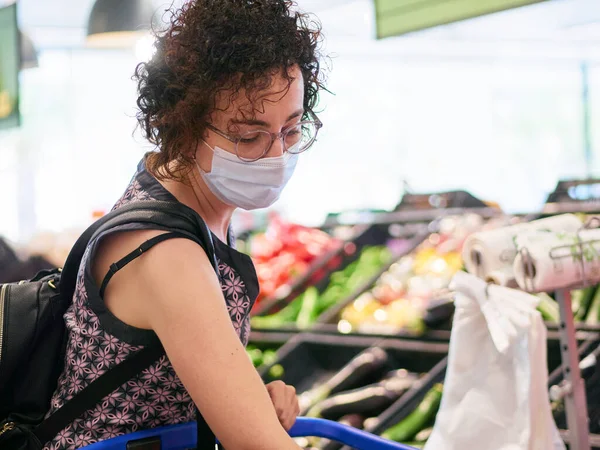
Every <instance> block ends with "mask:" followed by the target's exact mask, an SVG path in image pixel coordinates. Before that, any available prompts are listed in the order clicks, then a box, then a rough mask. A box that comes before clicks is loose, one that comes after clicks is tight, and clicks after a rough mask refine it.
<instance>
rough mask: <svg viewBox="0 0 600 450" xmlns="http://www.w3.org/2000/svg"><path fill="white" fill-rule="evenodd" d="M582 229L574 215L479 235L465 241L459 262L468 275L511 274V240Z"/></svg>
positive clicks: (513, 244) (513, 243)
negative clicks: (462, 262)
mask: <svg viewBox="0 0 600 450" xmlns="http://www.w3.org/2000/svg"><path fill="white" fill-rule="evenodd" d="M581 227H582V223H581V221H580V220H579V219H578V218H577V216H575V215H574V214H562V215H560V216H555V217H548V218H546V219H540V220H535V221H533V222H528V223H522V224H518V225H512V226H509V227H503V228H497V229H495V230H487V231H481V232H478V233H474V234H472V235H471V236H470V237H469V238H467V240H466V242H465V245H464V247H463V254H462V256H463V261H464V263H465V267H466V269H467V271H468V272H469V273H472V274H473V275H477V276H479V277H480V278H483V279H487V278H488V277H489V276H490V274H491V273H492V272H495V271H505V270H511V269H512V266H513V262H514V260H515V257H516V256H517V249H516V245H515V237H516V236H517V235H518V234H520V233H527V232H533V231H537V230H546V231H567V232H576V231H577V230H579V229H580V228H581Z"/></svg>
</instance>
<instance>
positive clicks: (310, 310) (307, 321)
mask: <svg viewBox="0 0 600 450" xmlns="http://www.w3.org/2000/svg"><path fill="white" fill-rule="evenodd" d="M303 297H304V298H303V301H302V307H301V308H300V313H299V314H298V318H297V319H296V326H297V327H298V328H300V329H305V328H308V327H310V325H311V324H312V323H313V322H314V321H315V320H317V316H318V302H319V291H318V290H317V288H316V287H314V286H311V287H309V288H308V289H306V291H305V292H304V296H303Z"/></svg>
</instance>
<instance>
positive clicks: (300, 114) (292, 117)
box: [286, 109, 304, 122]
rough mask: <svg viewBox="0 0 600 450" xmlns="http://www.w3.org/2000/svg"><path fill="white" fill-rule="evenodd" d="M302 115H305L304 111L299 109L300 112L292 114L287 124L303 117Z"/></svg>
mask: <svg viewBox="0 0 600 450" xmlns="http://www.w3.org/2000/svg"><path fill="white" fill-rule="evenodd" d="M302 114H304V109H299V110H298V111H296V112H294V113H292V114H290V116H289V117H288V118H287V120H286V122H289V121H290V120H292V119H295V118H296V117H301V116H302Z"/></svg>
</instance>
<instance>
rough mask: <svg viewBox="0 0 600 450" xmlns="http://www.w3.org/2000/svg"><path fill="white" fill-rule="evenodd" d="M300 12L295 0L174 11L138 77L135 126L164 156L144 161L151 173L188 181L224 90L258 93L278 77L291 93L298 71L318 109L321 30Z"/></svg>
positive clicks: (199, 1)
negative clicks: (292, 71) (292, 72)
mask: <svg viewBox="0 0 600 450" xmlns="http://www.w3.org/2000/svg"><path fill="white" fill-rule="evenodd" d="M295 7H296V5H295V3H294V2H293V1H291V0H191V1H189V2H187V3H186V4H185V5H184V6H182V7H181V8H180V9H177V10H174V11H171V18H170V21H169V26H168V28H167V29H166V30H165V31H162V32H155V35H156V41H155V44H154V47H155V50H156V51H155V53H154V55H153V57H152V58H151V60H150V61H148V62H143V63H141V64H139V65H138V66H137V68H136V71H135V75H134V79H135V80H136V81H137V83H138V94H139V95H138V99H137V105H138V108H139V111H138V113H137V120H138V123H139V126H140V127H141V129H142V132H143V134H144V136H145V137H146V139H148V141H150V142H151V143H152V144H154V145H155V146H156V147H157V150H158V151H154V152H151V153H149V154H148V156H147V158H146V167H147V169H148V171H150V172H151V173H152V174H153V175H154V176H156V177H157V178H159V179H164V178H171V179H176V180H179V181H185V180H186V175H187V173H188V172H189V169H190V168H191V167H193V162H194V161H193V158H194V153H195V152H194V150H195V148H196V146H197V144H198V142H199V140H200V139H201V138H202V136H203V134H204V132H205V129H206V124H207V120H208V118H209V116H210V114H211V113H212V112H213V111H215V109H216V96H217V95H218V93H219V92H221V91H223V90H228V91H231V92H234V94H232V97H233V96H235V92H236V91H239V90H241V89H245V90H246V93H247V94H248V93H252V92H255V93H259V92H261V91H263V90H264V89H266V88H268V87H269V84H270V80H271V75H273V74H274V73H277V72H280V73H282V75H283V76H284V77H285V78H286V80H287V82H288V88H289V85H290V84H291V82H292V81H293V80H292V79H291V78H290V75H289V74H288V69H289V68H291V67H292V66H295V65H297V66H298V67H299V68H300V71H301V73H302V76H303V79H304V109H305V111H306V114H308V112H309V111H312V110H313V108H314V107H315V105H316V103H317V97H318V93H319V90H320V89H323V88H324V84H323V83H324V81H323V74H322V71H321V70H320V64H319V60H320V57H321V55H320V44H321V41H322V39H321V38H322V36H321V27H320V24H319V23H318V21H316V20H315V19H313V18H312V16H310V15H308V14H304V13H301V12H299V11H297V10H294V9H295ZM293 8H294V9H293ZM282 69H283V70H282ZM232 100H233V98H230V99H229V101H230V102H231V101H232ZM256 100H257V99H256V98H255V99H253V100H252V105H253V106H252V107H253V108H256V106H254V103H255V101H256ZM255 110H256V111H258V109H255Z"/></svg>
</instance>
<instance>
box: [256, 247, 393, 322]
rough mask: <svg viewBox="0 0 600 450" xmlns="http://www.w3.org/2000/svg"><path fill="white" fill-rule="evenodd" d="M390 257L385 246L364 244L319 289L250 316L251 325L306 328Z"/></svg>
mask: <svg viewBox="0 0 600 450" xmlns="http://www.w3.org/2000/svg"><path fill="white" fill-rule="evenodd" d="M390 258H391V252H390V250H389V249H388V248H387V247H385V246H373V247H365V248H364V249H363V250H362V251H361V253H360V255H359V257H358V259H357V260H355V261H353V262H352V263H350V264H348V266H346V267H345V268H344V269H342V270H339V271H336V272H334V273H332V274H331V275H330V278H329V284H328V286H327V287H326V288H325V289H324V290H323V291H322V292H319V291H318V290H317V288H316V287H314V286H311V287H309V288H308V289H307V290H306V291H305V292H303V293H302V294H300V295H299V296H298V297H296V298H295V299H294V300H292V301H291V302H290V303H289V304H288V305H287V306H285V307H284V308H282V309H281V310H280V311H278V312H277V313H274V314H271V315H268V316H254V317H252V319H251V324H252V327H254V328H260V329H268V328H279V327H282V326H286V325H295V326H296V327H298V328H299V329H306V328H308V327H310V326H311V325H312V324H313V323H314V322H315V321H316V320H317V318H318V317H319V315H320V314H322V313H323V312H324V311H326V310H327V309H329V308H331V307H332V306H333V305H335V304H336V303H338V302H339V301H341V300H343V299H345V298H346V297H348V296H349V295H350V294H352V293H353V292H354V291H355V290H356V289H357V288H359V287H360V286H361V285H362V284H364V283H365V282H366V281H367V280H369V279H370V278H372V277H373V276H375V275H376V274H377V273H378V272H379V271H380V270H381V268H382V267H383V266H384V265H385V264H388V263H389V261H390Z"/></svg>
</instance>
